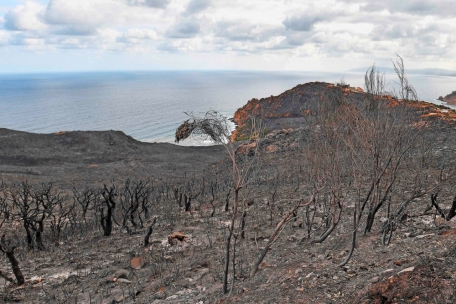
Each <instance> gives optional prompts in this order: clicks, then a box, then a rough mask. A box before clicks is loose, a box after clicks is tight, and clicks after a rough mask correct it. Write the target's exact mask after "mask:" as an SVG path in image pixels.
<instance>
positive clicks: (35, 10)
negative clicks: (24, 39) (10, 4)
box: [4, 1, 47, 31]
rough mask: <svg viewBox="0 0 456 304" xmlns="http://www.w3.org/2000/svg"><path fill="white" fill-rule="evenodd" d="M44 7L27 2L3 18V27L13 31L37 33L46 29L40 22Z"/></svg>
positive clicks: (41, 21)
mask: <svg viewBox="0 0 456 304" xmlns="http://www.w3.org/2000/svg"><path fill="white" fill-rule="evenodd" d="M44 8H45V7H44V6H43V5H41V4H39V3H36V2H33V1H27V2H25V4H21V5H18V6H16V7H15V8H13V9H12V10H10V11H9V12H8V13H7V14H6V15H5V17H4V19H5V23H4V26H5V28H6V29H8V30H13V31H39V30H44V29H46V28H47V26H46V24H45V23H44V22H43V20H42V15H43V11H44Z"/></svg>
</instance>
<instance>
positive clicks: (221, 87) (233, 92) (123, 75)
mask: <svg viewBox="0 0 456 304" xmlns="http://www.w3.org/2000/svg"><path fill="white" fill-rule="evenodd" d="M390 76H391V75H387V81H388V82H389V83H390V84H394V83H393V80H392V79H393V78H392V77H390ZM342 77H344V80H345V82H346V83H350V84H351V85H352V86H360V87H362V86H363V80H364V78H363V77H364V74H362V73H319V72H239V71H233V72H231V71H221V72H212V71H211V72H197V71H190V72H187V71H185V72H184V71H181V72H179V71H176V72H175V71H173V72H97V73H93V72H92V73H66V74H27V75H0V127H3V128H10V129H15V130H21V131H28V132H35V133H52V132H58V131H71V130H121V131H123V132H125V133H126V134H128V135H131V136H132V137H133V138H135V139H137V140H141V141H148V142H155V141H156V142H172V140H173V135H174V132H175V130H176V127H177V126H178V125H179V124H180V123H181V122H182V121H183V120H185V119H186V118H187V116H186V115H185V114H184V112H185V111H193V113H195V114H198V113H202V112H205V111H207V110H209V109H213V110H217V111H219V112H221V113H223V114H224V115H226V116H229V117H230V116H232V115H233V113H234V112H235V111H236V109H238V108H239V107H241V106H243V105H244V104H246V102H247V101H248V100H250V99H251V98H262V97H268V96H270V95H278V94H280V93H282V92H283V91H285V90H287V89H290V88H292V87H294V86H296V85H298V84H303V83H306V82H310V81H316V80H318V81H326V82H332V83H335V82H338V81H340V80H341V79H342ZM390 79H391V80H390ZM455 80H456V79H455V78H454V77H442V76H424V75H410V76H409V81H410V83H411V84H413V85H414V86H415V88H416V89H417V91H418V94H419V96H420V98H421V99H423V100H426V101H435V98H437V97H438V96H440V95H446V94H448V93H450V92H452V91H454V90H456V81H455Z"/></svg>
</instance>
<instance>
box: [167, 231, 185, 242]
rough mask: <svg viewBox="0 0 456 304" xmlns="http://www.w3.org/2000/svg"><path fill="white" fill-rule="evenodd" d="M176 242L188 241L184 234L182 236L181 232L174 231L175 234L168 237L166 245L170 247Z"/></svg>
mask: <svg viewBox="0 0 456 304" xmlns="http://www.w3.org/2000/svg"><path fill="white" fill-rule="evenodd" d="M176 240H177V241H180V242H186V241H188V237H187V236H186V235H185V234H183V233H182V232H179V231H175V232H173V234H171V235H170V236H168V243H169V244H170V245H174V244H175V242H176Z"/></svg>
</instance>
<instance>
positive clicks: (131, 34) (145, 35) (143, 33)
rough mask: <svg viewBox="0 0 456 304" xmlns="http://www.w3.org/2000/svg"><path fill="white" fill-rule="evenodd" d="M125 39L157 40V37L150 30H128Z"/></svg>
mask: <svg viewBox="0 0 456 304" xmlns="http://www.w3.org/2000/svg"><path fill="white" fill-rule="evenodd" d="M125 37H127V38H136V39H148V40H157V39H158V38H159V36H158V35H157V33H156V32H155V31H154V30H152V29H138V28H135V29H129V30H128V31H127V32H126V33H125Z"/></svg>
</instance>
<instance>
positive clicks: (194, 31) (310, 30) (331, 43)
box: [0, 0, 456, 61]
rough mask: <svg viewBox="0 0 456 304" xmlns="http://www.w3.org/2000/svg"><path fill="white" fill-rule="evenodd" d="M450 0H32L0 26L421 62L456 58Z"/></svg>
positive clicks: (9, 38)
mask: <svg viewBox="0 0 456 304" xmlns="http://www.w3.org/2000/svg"><path fill="white" fill-rule="evenodd" d="M453 3H454V2H453V0H413V1H397V0H385V1H381V2H379V1H377V0H308V1H303V0H302V1H301V0H230V1H224V0H49V1H48V4H47V5H43V4H42V1H41V2H38V1H37V0H26V1H23V2H22V4H18V5H16V6H15V7H11V8H10V9H9V10H8V12H7V13H6V14H5V16H4V18H3V19H4V20H3V21H4V28H5V29H6V31H3V32H2V31H0V45H2V46H5V45H8V44H11V45H27V46H31V45H35V46H40V47H41V48H43V49H44V48H46V47H48V48H49V49H59V48H65V49H66V48H74V49H92V50H102V51H105V52H117V53H122V52H128V53H129V52H133V53H137V52H141V53H147V52H151V53H153V54H156V53H159V52H166V53H173V55H176V56H179V54H174V53H198V52H201V53H213V54H217V56H218V55H220V56H224V55H228V54H230V56H236V55H237V54H240V55H242V56H253V55H255V56H257V57H255V58H260V57H261V56H263V57H264V58H269V59H270V58H279V57H280V58H282V57H283V58H298V57H302V56H317V57H319V58H320V57H325V56H326V57H344V56H346V57H347V58H348V57H350V58H359V57H363V58H370V57H376V58H377V57H379V58H387V57H388V58H389V57H391V56H394V54H395V53H401V54H407V55H408V56H410V57H412V58H415V59H416V60H420V58H423V57H426V58H428V59H429V60H432V59H433V58H434V59H439V60H442V58H444V59H443V60H447V61H452V60H453V61H456V59H455V55H454V54H452V51H451V50H452V49H454V47H455V44H456V42H455V39H454V38H453V37H454V34H453V33H454V32H455V31H456V18H455V16H456V6H455V5H454V4H453ZM0 18H1V17H0ZM1 21H2V20H0V22H1ZM25 39H28V40H25ZM33 39H35V40H33ZM32 42H33V43H32ZM38 42H39V43H38ZM182 58H183V57H182Z"/></svg>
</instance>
